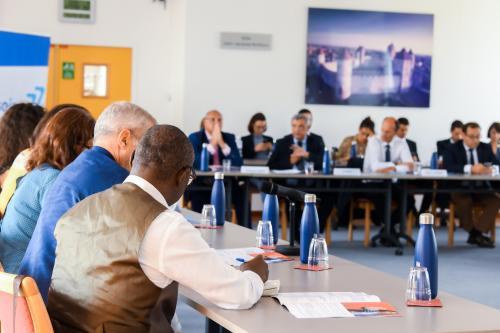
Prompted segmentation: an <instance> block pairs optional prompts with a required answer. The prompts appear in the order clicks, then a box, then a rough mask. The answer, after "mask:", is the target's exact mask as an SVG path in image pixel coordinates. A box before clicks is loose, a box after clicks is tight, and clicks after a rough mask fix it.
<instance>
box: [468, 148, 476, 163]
mask: <svg viewBox="0 0 500 333" xmlns="http://www.w3.org/2000/svg"><path fill="white" fill-rule="evenodd" d="M473 152H474V149H472V148H469V164H472V165H474V164H475V163H474V153H473Z"/></svg>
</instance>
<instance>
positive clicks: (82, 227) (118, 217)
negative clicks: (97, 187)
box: [48, 125, 268, 333]
mask: <svg viewBox="0 0 500 333" xmlns="http://www.w3.org/2000/svg"><path fill="white" fill-rule="evenodd" d="M193 156H194V154H193V149H192V147H191V144H190V142H189V140H188V138H187V137H186V135H185V134H184V133H182V131H181V130H179V129H178V128H177V127H174V126H170V125H157V126H154V127H152V128H151V129H149V130H148V131H147V132H146V134H145V135H144V136H143V138H142V139H141V141H140V142H139V144H138V146H137V149H136V153H135V157H134V160H133V164H132V170H131V172H130V176H129V177H127V178H126V179H125V181H124V182H123V183H122V184H119V185H116V186H113V187H112V188H110V189H108V190H106V191H104V192H101V193H98V194H96V195H93V196H90V197H88V198H86V199H85V200H83V201H81V202H80V203H79V204H77V205H76V206H75V207H73V209H71V210H70V211H69V212H68V213H67V214H66V215H64V216H63V217H62V218H61V220H60V221H59V223H58V225H57V227H56V230H55V232H54V235H55V237H56V239H57V249H56V261H55V266H54V274H53V279H52V284H51V288H50V294H49V305H48V309H49V313H50V316H51V319H52V321H53V322H54V327H55V329H56V332H89V333H90V332H123V333H128V332H129V333H132V332H134V333H141V332H144V333H146V332H166V333H171V332H174V331H175V332H180V327H179V326H178V324H177V322H176V320H175V319H174V318H175V316H174V313H175V307H176V303H177V286H178V284H182V285H184V286H186V287H188V288H191V289H193V290H194V291H196V292H198V293H199V294H201V295H202V296H203V297H205V298H206V299H208V300H209V301H210V302H212V303H214V304H216V305H217V306H220V307H222V308H225V309H232V310H237V309H248V308H250V307H252V306H253V304H255V303H256V302H257V301H258V300H259V299H260V297H261V295H262V292H263V288H264V282H265V281H266V280H267V277H268V267H267V264H266V263H265V262H264V260H263V258H262V257H261V256H260V257H257V258H255V259H253V260H251V261H249V262H247V263H245V264H244V265H243V266H242V267H241V268H240V269H239V270H238V269H235V268H233V267H231V266H229V265H227V264H225V263H224V261H223V260H222V258H221V257H219V256H218V255H217V253H216V252H215V251H214V250H213V249H211V248H210V247H209V245H208V244H207V243H206V242H205V241H204V240H203V238H202V237H201V235H200V233H199V231H198V230H196V229H195V228H194V227H193V226H192V225H191V224H190V223H189V222H188V221H187V220H186V219H185V218H184V217H183V216H182V215H181V214H179V213H178V212H176V211H175V210H173V209H170V206H171V205H173V204H174V203H175V202H177V200H179V198H180V197H181V196H182V194H183V193H184V191H185V190H186V187H187V186H189V184H190V183H191V182H192V181H193V179H194V178H195V175H194V172H193V168H192V165H193ZM158 305H161V306H158Z"/></svg>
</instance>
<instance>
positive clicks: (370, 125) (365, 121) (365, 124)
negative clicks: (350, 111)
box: [359, 117, 375, 133]
mask: <svg viewBox="0 0 500 333" xmlns="http://www.w3.org/2000/svg"><path fill="white" fill-rule="evenodd" d="M362 128H368V129H369V130H371V131H372V132H373V133H375V123H374V122H373V120H372V118H370V117H366V118H365V119H363V120H362V121H361V124H359V129H362Z"/></svg>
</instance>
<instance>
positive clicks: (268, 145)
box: [241, 112, 273, 160]
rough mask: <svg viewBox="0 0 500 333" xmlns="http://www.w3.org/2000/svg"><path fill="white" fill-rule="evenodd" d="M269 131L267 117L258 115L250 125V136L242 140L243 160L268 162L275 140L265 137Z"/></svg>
mask: <svg viewBox="0 0 500 333" xmlns="http://www.w3.org/2000/svg"><path fill="white" fill-rule="evenodd" d="M266 130H267V124H266V117H265V116H264V114H262V113H260V112H259V113H256V114H254V115H253V116H252V118H251V119H250V122H249V123H248V131H249V132H250V135H247V136H244V137H242V138H241V141H242V144H243V149H242V155H243V159H256V160H267V158H268V157H269V153H270V152H271V150H272V149H273V138H272V137H270V136H267V135H264V132H265V131H266Z"/></svg>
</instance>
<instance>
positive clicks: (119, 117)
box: [19, 102, 156, 301]
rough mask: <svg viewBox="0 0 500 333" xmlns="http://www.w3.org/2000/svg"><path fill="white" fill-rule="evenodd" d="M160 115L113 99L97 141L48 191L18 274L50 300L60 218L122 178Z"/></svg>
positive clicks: (96, 130) (100, 121) (99, 124)
mask: <svg viewBox="0 0 500 333" xmlns="http://www.w3.org/2000/svg"><path fill="white" fill-rule="evenodd" d="M155 124H156V120H155V119H154V118H153V116H151V115H150V114H149V113H147V112H146V111H144V110H143V109H141V108H140V107H139V106H137V105H134V104H132V103H128V102H118V103H113V104H111V105H110V106H108V107H107V108H106V109H105V110H104V111H103V113H102V114H101V115H100V116H99V118H98V119H97V122H96V124H95V128H94V146H93V147H92V148H91V149H89V150H86V151H84V152H83V153H82V154H80V156H78V157H77V158H76V159H75V160H74V161H73V162H72V163H70V164H69V165H68V166H67V167H66V168H64V169H63V170H62V171H61V173H60V174H59V176H58V177H57V178H56V180H55V181H54V184H53V185H52V187H51V188H50V190H49V191H48V192H47V194H46V195H45V202H49V203H50V204H45V205H43V208H42V211H41V213H40V217H39V218H38V222H37V225H36V227H35V230H34V232H33V236H32V238H31V240H30V243H29V245H28V248H27V251H26V254H25V255H24V258H23V260H22V262H21V266H20V269H19V274H23V275H29V276H31V277H33V278H34V279H35V281H36V282H37V285H38V288H39V289H40V293H41V294H42V297H43V298H44V300H45V301H47V294H48V290H49V286H50V279H51V276H52V268H53V266H54V258H55V248H56V241H55V239H54V228H55V226H56V223H57V221H58V220H59V218H60V217H61V216H63V215H64V213H66V212H67V211H68V210H69V209H70V208H71V207H73V206H74V205H76V204H77V203H78V202H79V201H81V200H83V199H85V198H86V197H88V196H89V195H92V194H94V193H97V192H101V191H104V190H106V189H108V188H110V187H111V186H113V185H115V184H119V183H121V182H123V180H124V179H125V178H126V177H127V176H128V173H129V170H130V158H131V155H132V152H133V151H134V149H135V146H136V145H137V142H138V141H139V139H140V138H141V137H142V136H143V135H144V133H145V132H146V130H147V129H148V128H150V127H151V126H153V125H155Z"/></svg>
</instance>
